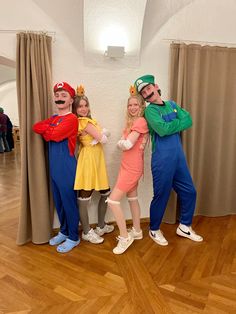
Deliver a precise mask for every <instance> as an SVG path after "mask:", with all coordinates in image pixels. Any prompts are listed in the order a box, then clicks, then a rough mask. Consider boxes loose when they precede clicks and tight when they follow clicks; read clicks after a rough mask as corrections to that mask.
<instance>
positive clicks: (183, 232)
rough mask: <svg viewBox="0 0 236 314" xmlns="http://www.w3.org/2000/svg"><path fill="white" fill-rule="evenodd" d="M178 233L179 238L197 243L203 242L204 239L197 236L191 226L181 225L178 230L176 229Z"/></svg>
mask: <svg viewBox="0 0 236 314" xmlns="http://www.w3.org/2000/svg"><path fill="white" fill-rule="evenodd" d="M176 233H177V234H178V235H179V236H181V237H185V238H188V239H190V240H192V241H196V242H202V241H203V237H201V236H200V235H198V234H196V232H195V231H194V230H193V229H192V227H191V226H186V225H183V224H179V226H178V228H177V229H176Z"/></svg>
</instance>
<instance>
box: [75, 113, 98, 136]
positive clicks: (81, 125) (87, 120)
mask: <svg viewBox="0 0 236 314" xmlns="http://www.w3.org/2000/svg"><path fill="white" fill-rule="evenodd" d="M88 123H91V124H93V125H96V121H95V120H94V119H90V118H84V117H83V118H82V117H81V118H79V129H78V131H79V132H82V131H83V130H84V129H85V128H86V126H87V124H88Z"/></svg>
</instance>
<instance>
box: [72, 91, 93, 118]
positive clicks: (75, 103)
mask: <svg viewBox="0 0 236 314" xmlns="http://www.w3.org/2000/svg"><path fill="white" fill-rule="evenodd" d="M81 100H84V101H86V103H87V105H88V109H89V110H88V114H87V117H88V118H90V119H92V117H91V110H90V104H89V100H88V97H87V96H85V95H83V96H78V95H76V96H75V99H74V103H73V109H72V112H73V113H74V114H75V115H77V116H78V117H79V115H78V113H77V108H78V107H79V104H80V101H81Z"/></svg>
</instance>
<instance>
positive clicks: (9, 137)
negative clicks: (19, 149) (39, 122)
mask: <svg viewBox="0 0 236 314" xmlns="http://www.w3.org/2000/svg"><path fill="white" fill-rule="evenodd" d="M12 128H13V125H12V122H11V120H10V118H9V117H8V116H7V135H6V139H7V143H8V146H9V150H10V151H11V150H12V149H13V148H14V139H13V134H12Z"/></svg>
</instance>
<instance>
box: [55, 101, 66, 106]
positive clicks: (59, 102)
mask: <svg viewBox="0 0 236 314" xmlns="http://www.w3.org/2000/svg"><path fill="white" fill-rule="evenodd" d="M55 103H56V104H57V105H63V104H64V103H65V100H56V101H55Z"/></svg>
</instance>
